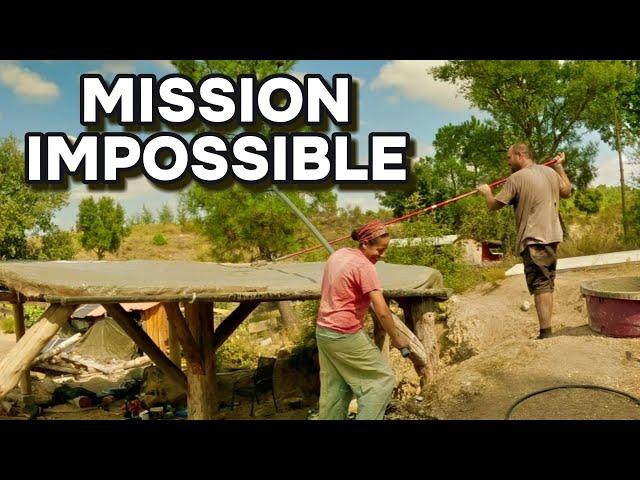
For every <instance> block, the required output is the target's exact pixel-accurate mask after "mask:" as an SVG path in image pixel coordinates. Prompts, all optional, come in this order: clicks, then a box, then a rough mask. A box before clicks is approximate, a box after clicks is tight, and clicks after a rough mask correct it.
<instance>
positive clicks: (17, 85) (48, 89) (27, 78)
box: [0, 61, 60, 103]
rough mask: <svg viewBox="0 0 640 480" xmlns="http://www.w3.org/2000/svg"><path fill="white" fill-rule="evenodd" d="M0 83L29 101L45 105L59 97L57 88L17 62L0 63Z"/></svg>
mask: <svg viewBox="0 0 640 480" xmlns="http://www.w3.org/2000/svg"><path fill="white" fill-rule="evenodd" d="M0 83H3V84H4V85H6V86H7V87H9V88H10V89H11V90H13V92H14V93H15V94H16V95H18V96H20V97H23V98H25V99H27V100H29V101H33V102H41V103H47V102H51V101H53V100H55V99H56V98H57V97H58V95H60V89H59V88H58V86H57V85H56V84H55V83H53V82H51V81H49V80H46V79H44V78H42V76H40V74H38V73H36V72H32V71H31V70H29V69H28V68H25V67H23V66H21V65H20V64H18V63H17V62H11V61H9V62H0Z"/></svg>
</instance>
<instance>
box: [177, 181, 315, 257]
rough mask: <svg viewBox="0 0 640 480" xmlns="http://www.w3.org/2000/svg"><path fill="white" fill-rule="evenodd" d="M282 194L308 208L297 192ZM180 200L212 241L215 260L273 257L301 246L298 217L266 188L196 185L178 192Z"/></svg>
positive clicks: (237, 185)
mask: <svg viewBox="0 0 640 480" xmlns="http://www.w3.org/2000/svg"><path fill="white" fill-rule="evenodd" d="M285 194H286V195H287V196H288V197H289V198H290V199H291V201H292V202H294V204H296V206H297V207H298V208H300V209H302V210H303V211H305V210H307V211H308V208H309V207H308V206H307V204H306V203H305V202H304V201H303V199H302V198H301V196H300V195H299V194H297V193H291V192H285ZM180 202H181V205H182V206H183V208H184V210H185V211H187V212H188V213H189V215H190V216H191V217H192V218H193V219H194V221H195V224H196V226H198V227H199V228H200V229H201V230H202V231H203V232H204V233H205V234H206V235H207V236H208V237H209V239H210V240H211V241H212V244H213V256H214V259H215V260H218V261H242V260H245V261H246V260H249V261H254V260H258V259H260V260H273V259H274V258H276V257H278V256H280V255H284V254H285V253H287V252H290V251H292V250H293V249H295V248H299V246H300V244H299V240H300V239H299V238H298V239H296V235H295V233H296V232H298V231H299V228H297V227H298V223H299V222H298V219H297V217H296V216H295V215H294V214H293V212H292V211H291V210H289V207H287V206H286V205H285V204H284V203H283V202H282V200H280V199H279V198H278V197H277V196H275V194H274V193H273V192H271V191H269V190H266V191H250V190H248V189H246V188H245V187H243V186H241V185H239V184H234V185H233V186H231V187H230V188H226V189H224V190H217V191H216V190H207V189H206V188H205V187H203V186H201V185H198V184H196V185H194V186H192V187H191V188H190V189H188V190H187V191H186V192H184V193H182V194H181V198H180Z"/></svg>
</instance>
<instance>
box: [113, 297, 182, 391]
mask: <svg viewBox="0 0 640 480" xmlns="http://www.w3.org/2000/svg"><path fill="white" fill-rule="evenodd" d="M103 307H104V308H105V310H106V311H107V313H108V314H109V316H110V317H111V318H113V319H114V320H115V321H116V323H117V324H118V325H120V328H122V329H123V330H124V331H125V332H126V334H127V335H129V336H130V337H131V339H132V340H133V341H134V342H135V343H136V344H137V345H139V346H140V348H141V349H142V351H143V352H144V353H146V354H147V356H148V357H149V358H150V359H151V360H153V363H155V364H156V365H157V366H158V368H160V370H162V371H163V372H164V373H165V374H166V375H167V377H169V378H170V379H171V380H173V381H174V382H176V384H177V385H179V386H180V387H182V388H184V389H185V391H186V390H187V378H186V377H185V375H184V373H182V370H180V369H179V368H178V367H176V366H175V365H174V364H173V362H172V361H171V360H169V359H168V358H167V356H166V355H165V354H164V352H163V351H162V350H161V349H160V347H158V346H157V345H156V344H155V343H154V342H153V340H151V338H149V336H148V335H147V334H146V333H145V332H144V330H142V327H141V326H140V325H138V324H137V323H136V321H135V320H133V319H132V318H131V317H130V316H129V314H128V313H127V312H126V311H125V310H124V308H122V306H121V305H117V304H105V305H103Z"/></svg>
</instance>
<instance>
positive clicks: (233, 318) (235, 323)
mask: <svg viewBox="0 0 640 480" xmlns="http://www.w3.org/2000/svg"><path fill="white" fill-rule="evenodd" d="M258 305H260V302H259V301H257V300H253V301H250V302H242V303H241V304H240V305H238V306H237V307H236V309H235V310H234V311H233V312H231V313H230V314H229V316H228V317H227V318H225V319H224V321H223V322H222V323H221V324H220V326H219V327H218V328H217V329H216V332H215V335H214V336H213V349H214V350H217V349H218V348H220V346H222V344H223V343H224V342H225V341H226V340H227V338H229V337H230V336H231V334H232V333H233V332H235V330H236V328H238V327H239V326H240V324H241V323H242V322H243V321H244V319H245V318H247V317H248V316H249V314H250V313H251V312H253V311H254V310H255V309H256V307H257V306H258Z"/></svg>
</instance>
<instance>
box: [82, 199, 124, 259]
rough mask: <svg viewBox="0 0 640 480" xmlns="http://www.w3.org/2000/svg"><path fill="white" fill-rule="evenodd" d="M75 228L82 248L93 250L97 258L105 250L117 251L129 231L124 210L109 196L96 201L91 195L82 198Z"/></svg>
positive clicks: (101, 255) (102, 255) (105, 251)
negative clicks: (126, 226)
mask: <svg viewBox="0 0 640 480" xmlns="http://www.w3.org/2000/svg"><path fill="white" fill-rule="evenodd" d="M76 228H77V230H78V231H79V232H80V233H81V236H80V244H81V245H82V248H84V249H85V250H90V251H95V252H96V254H97V255H98V260H102V259H103V258H104V255H105V253H107V252H110V253H115V252H117V251H118V249H119V248H120V244H121V243H122V240H123V239H124V238H125V237H126V236H127V235H128V233H129V232H128V230H127V229H126V228H125V222H124V210H123V208H122V206H121V205H120V204H118V203H117V202H116V201H115V200H114V199H113V198H111V197H102V198H100V200H98V201H97V202H95V201H94V200H93V197H89V198H85V199H84V200H82V201H81V202H80V207H79V209H78V219H77V222H76Z"/></svg>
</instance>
